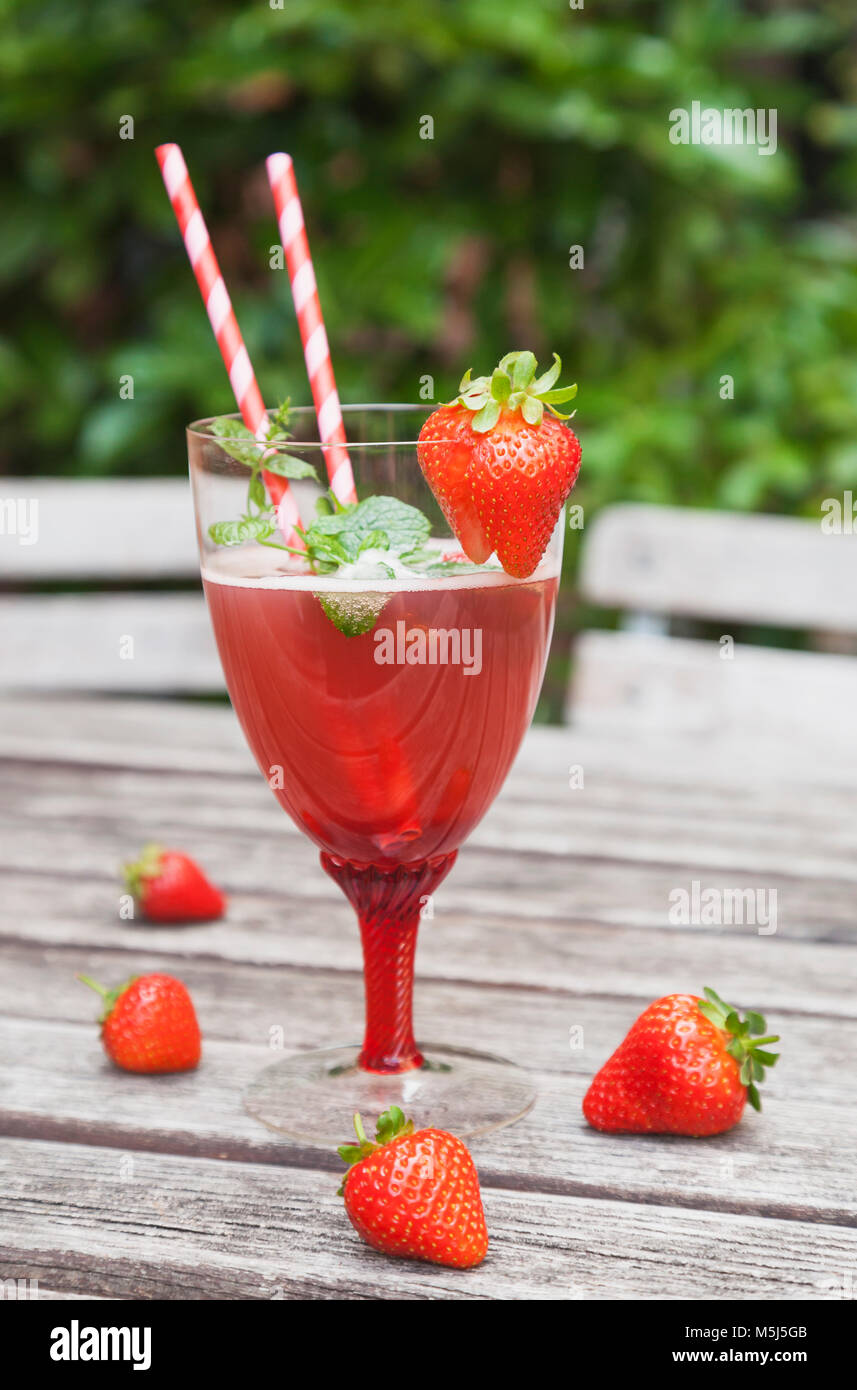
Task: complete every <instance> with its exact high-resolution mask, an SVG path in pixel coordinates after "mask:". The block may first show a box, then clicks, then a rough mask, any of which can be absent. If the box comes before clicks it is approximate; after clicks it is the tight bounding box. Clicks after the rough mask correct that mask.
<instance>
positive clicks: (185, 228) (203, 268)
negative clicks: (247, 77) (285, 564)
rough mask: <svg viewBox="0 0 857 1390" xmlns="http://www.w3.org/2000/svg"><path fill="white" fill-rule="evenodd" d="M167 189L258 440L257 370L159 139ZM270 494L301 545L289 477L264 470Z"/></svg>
mask: <svg viewBox="0 0 857 1390" xmlns="http://www.w3.org/2000/svg"><path fill="white" fill-rule="evenodd" d="M155 154H156V155H157V157H158V163H159V165H160V167H161V174H162V175H163V180H164V184H165V186H166V190H167V195H168V197H169V200H170V202H171V203H172V206H173V212H174V213H175V215H176V221H177V222H178V224H179V231H180V232H181V234H182V237H183V239H184V244H185V247H186V249H187V254H188V257H189V259H190V263H191V267H192V269H193V273H194V275H195V276H196V282H197V284H198V285H199V292H200V294H201V295H202V301H203V303H204V305H205V308H206V312H207V313H208V317H209V320H210V322H211V326H212V328H213V329H214V336H215V338H216V339H217V346H218V347H219V348H220V353H221V356H222V358H223V362H224V365H225V367H226V370H227V372H228V373H229V380H230V382H231V384H232V390H233V392H234V393H235V400H236V403H237V405H238V409H239V410H240V411H241V418H242V419H243V421H244V423H245V425H246V426H247V428H248V429H249V430H252V432H253V434H254V435H255V436H256V438H257V439H259V440H264V439H265V438H266V437H267V430H268V416H267V413H266V411H265V404H264V401H263V400H262V393H261V392H260V390H259V386H258V383H257V381H256V375H255V373H254V371H253V367H252V365H251V363H250V358H249V355H248V353H247V349H246V347H245V346H244V339H243V338H242V337H241V330H240V329H239V327H238V320H237V319H236V317H235V310H234V309H233V308H232V301H231V300H230V298H229V293H228V291H227V289H226V285H225V283H224V280H223V276H222V275H221V273H220V266H219V265H218V264H217V257H216V256H215V254H214V248H213V246H212V244H211V237H210V236H209V235H208V228H207V227H206V225H205V221H204V219H203V216H202V213H201V212H200V210H199V203H198V202H197V200H196V194H195V193H194V191H193V185H192V183H191V181H190V175H189V174H188V171H187V166H186V164H185V162H184V158H183V157H182V152H181V150H180V149H179V147H178V145H159V146H158V148H157V149H156V150H155ZM263 476H264V479H265V486H266V487H267V489H268V495H269V496H270V498H271V501H272V502H273V503H274V505H275V506H276V508H277V524H278V526H279V528H280V530H281V531H282V533H283V535H284V536H285V538H286V543H287V544H288V545H293V546H297V547H300V548H303V542H302V540H301V538H300V536H298V534H297V533H296V531H295V526H296V525H297V524H298V523H299V522H300V512H299V511H298V508H297V503H296V502H295V498H294V493H293V492H292V491H291V489H290V487H289V485H288V482H287V481H286V479H285V478H282V477H280V476H279V475H278V474H277V473H270V472H268V471H267V470H266V469H265V470H263Z"/></svg>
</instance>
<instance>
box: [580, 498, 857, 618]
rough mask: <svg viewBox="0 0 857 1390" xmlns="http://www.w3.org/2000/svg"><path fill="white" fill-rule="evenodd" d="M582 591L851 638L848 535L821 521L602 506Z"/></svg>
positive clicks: (618, 603) (855, 607) (590, 535)
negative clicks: (845, 634)
mask: <svg viewBox="0 0 857 1390" xmlns="http://www.w3.org/2000/svg"><path fill="white" fill-rule="evenodd" d="M581 585H582V588H583V592H584V593H585V595H586V596H587V597H588V598H590V599H592V600H593V601H594V602H595V603H600V604H602V605H604V606H605V607H607V608H631V609H636V610H638V611H643V612H657V613H686V614H690V615H691V616H694V617H708V618H734V619H738V620H740V621H744V622H762V623H774V624H777V625H779V626H781V627H806V628H818V629H822V630H825V631H836V632H855V631H857V564H855V541H854V537H853V536H848V535H829V534H826V533H825V532H823V531H822V529H821V517H820V516H819V518H818V521H815V522H813V521H808V520H807V521H804V520H802V519H799V518H797V517H784V516H753V515H745V514H741V513H737V512H716V511H702V510H700V509H698V508H695V507H657V506H646V505H643V504H638V503H622V504H619V505H617V506H613V507H608V508H606V509H605V510H604V511H602V512H601V513H599V515H598V516H597V517H596V519H595V521H594V522H593V523H592V525H591V526H587V528H586V546H585V548H584V554H583V564H582V571H581Z"/></svg>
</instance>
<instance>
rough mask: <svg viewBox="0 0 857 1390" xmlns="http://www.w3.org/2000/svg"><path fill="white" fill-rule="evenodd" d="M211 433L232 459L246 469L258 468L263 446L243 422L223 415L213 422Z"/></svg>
mask: <svg viewBox="0 0 857 1390" xmlns="http://www.w3.org/2000/svg"><path fill="white" fill-rule="evenodd" d="M211 433H212V434H213V435H214V436H215V438H216V439H218V440H219V441H220V447H221V449H222V450H223V452H224V453H225V454H228V455H229V457H230V458H233V459H235V461H236V462H237V463H243V464H244V466H245V468H255V467H256V466H257V464H258V462H259V456H260V454H261V451H262V450H261V445H260V444H259V441H258V439H256V437H255V435H254V434H253V433H252V431H251V430H248V428H247V426H246V425H245V424H244V421H243V420H232V419H230V417H229V416H228V415H221V416H220V417H219V418H218V419H217V420H212V422H211Z"/></svg>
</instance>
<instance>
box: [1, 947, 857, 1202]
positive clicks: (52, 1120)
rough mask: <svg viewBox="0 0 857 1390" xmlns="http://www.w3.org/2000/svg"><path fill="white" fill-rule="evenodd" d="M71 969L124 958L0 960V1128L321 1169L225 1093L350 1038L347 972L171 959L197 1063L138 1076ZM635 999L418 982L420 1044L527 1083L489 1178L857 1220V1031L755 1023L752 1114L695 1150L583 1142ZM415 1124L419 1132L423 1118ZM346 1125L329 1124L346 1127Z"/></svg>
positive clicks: (353, 1016) (354, 994) (495, 1149)
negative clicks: (499, 1064)
mask: <svg viewBox="0 0 857 1390" xmlns="http://www.w3.org/2000/svg"><path fill="white" fill-rule="evenodd" d="M72 964H74V965H75V966H78V967H80V968H82V969H85V970H91V971H93V972H95V971H97V972H98V976H97V977H101V978H104V979H107V980H113V979H117V980H118V979H120V978H122V977H123V976H125V975H127V973H128V971H129V961H128V959H127V958H116V957H114V956H111V955H109V954H107V955H103V954H100V953H98V954H90V955H81V956H80V957H78V958H77V959H76V960H72V959H69V957H68V956H66V955H61V954H59V953H50V954H49V955H48V956H47V957H46V958H44V960H43V969H42V975H41V981H40V980H39V976H38V972H37V971H36V969H35V968H33V969H31V970H30V971H26V970H23V969H22V968H21V966H20V964H19V962H18V961H15V962H14V964H13V970H12V972H11V974H10V982H9V984H8V986H7V987H6V988H4V994H3V1000H2V1003H3V1006H4V1008H5V1009H8V1008H9V1007H10V1001H12V996H13V994H14V993H15V983H16V982H17V985H18V990H17V993H18V1005H17V1011H18V1012H19V1014H21V1015H23V1013H24V1012H25V1011H27V1012H28V1016H27V1017H23V1016H19V1017H17V1018H9V1019H7V1020H6V1021H5V1022H4V1023H3V1025H2V1055H3V1057H4V1080H3V1085H2V1090H0V1131H2V1132H6V1133H11V1134H18V1135H25V1136H34V1137H45V1138H52V1139H61V1138H62V1139H66V1140H67V1141H72V1142H77V1141H81V1142H87V1143H95V1144H108V1145H111V1146H114V1147H120V1148H123V1149H124V1148H127V1149H129V1150H136V1149H138V1148H142V1149H154V1150H161V1151H165V1152H179V1153H191V1154H194V1153H195V1154H202V1155H208V1156H212V1155H216V1156H220V1157H231V1158H233V1159H246V1158H253V1159H256V1160H258V1161H263V1162H273V1163H278V1162H282V1163H303V1164H306V1163H307V1162H312V1163H314V1164H318V1163H319V1161H321V1162H322V1164H324V1163H327V1162H330V1163H331V1164H332V1165H333V1166H334V1167H335V1166H336V1165H335V1160H334V1159H333V1158H332V1157H331V1156H330V1155H328V1156H322V1158H321V1159H319V1156H318V1154H317V1153H315V1152H314V1151H312V1152H311V1151H310V1150H307V1149H304V1148H302V1147H301V1146H299V1145H294V1144H290V1143H289V1142H288V1141H286V1140H283V1139H280V1138H279V1137H278V1136H274V1135H272V1134H270V1133H269V1132H268V1131H267V1130H265V1129H264V1128H262V1127H261V1126H259V1125H257V1124H256V1122H255V1121H253V1120H252V1119H250V1117H249V1116H247V1115H245V1114H244V1112H243V1110H242V1108H241V1093H242V1091H243V1088H244V1086H245V1085H246V1083H247V1081H248V1080H249V1078H250V1077H251V1076H252V1075H253V1074H254V1073H255V1072H256V1071H257V1070H259V1069H260V1068H261V1067H263V1066H265V1065H267V1064H268V1063H269V1062H271V1061H272V1060H274V1061H275V1060H277V1059H278V1058H279V1057H280V1056H282V1055H288V1053H289V1052H292V1051H299V1050H302V1049H304V1048H306V1047H313V1046H332V1045H339V1044H342V1043H347V1042H348V1041H349V1040H350V1041H352V1042H354V1041H356V1039H357V1038H358V1037H359V1035H360V1028H361V1022H362V989H361V982H360V978H359V975H358V974H357V973H356V972H355V973H352V974H347V973H343V972H338V973H337V972H333V971H328V972H322V971H312V972H308V971H306V970H301V971H294V970H287V969H282V968H280V969H276V970H274V969H266V970H264V971H260V970H252V969H249V968H248V967H233V969H232V970H231V971H230V972H229V974H228V976H227V975H225V974H224V972H223V971H222V969H221V968H220V967H218V966H212V965H210V964H207V963H204V962H203V963H200V962H197V961H183V962H180V963H174V964H173V966H172V968H173V969H174V970H175V971H176V973H177V974H178V975H179V976H180V977H181V978H182V979H184V980H185V982H186V983H187V984H188V986H189V988H190V989H191V991H192V993H193V996H194V999H195V1001H196V1005H197V1009H198V1012H199V1017H200V1022H201V1026H202V1029H203V1034H204V1038H205V1047H204V1059H203V1064H202V1066H201V1067H200V1069H199V1071H198V1072H196V1073H193V1074H190V1075H182V1076H172V1077H157V1078H140V1077H134V1076H128V1075H127V1074H124V1073H121V1072H119V1071H117V1070H115V1069H114V1068H112V1067H111V1066H110V1065H109V1064H108V1063H107V1062H106V1060H105V1058H104V1056H103V1053H102V1051H101V1047H100V1044H99V1041H98V1037H97V1029H96V1028H95V1026H94V1023H93V1021H92V1020H93V1017H94V1012H93V1008H92V1006H91V1005H90V1003H89V1000H88V997H87V996H86V995H84V992H83V990H82V989H81V987H80V986H79V985H77V984H76V983H75V982H74V981H73V979H72V975H71V966H72ZM163 965H164V962H163V961H160V960H158V958H157V956H156V955H149V956H144V955H142V954H141V955H140V956H138V957H137V958H136V959H135V960H134V962H133V969H134V970H145V969H147V968H151V967H158V966H160V967H163ZM677 983H678V984H679V986H680V985H681V983H682V982H681V981H677ZM39 989H40V990H41V992H40V993H39V994H36V993H35V991H36V990H39ZM46 999H47V1000H49V1001H50V1006H49V1007H50V1016H49V1017H45V1016H44V1015H45V1011H46V1006H45V1000H46ZM27 1001H29V1002H27ZM642 1002H645V1001H640V1000H628V999H617V998H610V997H605V996H603V995H602V996H598V995H596V994H592V995H588V996H587V995H582V996H577V997H573V998H563V997H561V996H558V995H551V994H550V993H547V992H528V991H526V990H520V989H517V990H516V989H514V988H512V987H508V988H505V989H502V988H493V989H485V988H483V987H479V986H472V985H470V986H468V985H463V984H458V983H445V982H436V981H426V982H423V983H422V984H421V985H420V987H419V989H418V998H417V1020H418V1030H419V1032H420V1034H421V1036H423V1037H424V1038H427V1039H429V1041H430V1040H431V1039H432V1038H434V1039H440V1040H449V1038H450V1036H451V1035H453V1034H454V1037H455V1041H456V1042H458V1043H459V1044H461V1045H463V1046H466V1047H473V1048H476V1049H478V1050H485V1051H489V1052H494V1053H500V1054H505V1055H507V1056H511V1057H512V1058H513V1059H515V1060H517V1061H519V1062H521V1063H523V1064H525V1065H528V1066H530V1067H531V1068H532V1069H533V1071H534V1074H535V1075H536V1077H537V1080H538V1085H539V1092H540V1095H539V1100H538V1102H537V1105H536V1108H535V1110H534V1112H533V1113H532V1115H531V1116H528V1117H526V1118H525V1119H524V1120H523V1121H521V1122H519V1123H518V1124H517V1125H515V1126H513V1127H511V1128H510V1129H508V1130H504V1131H500V1132H498V1133H496V1134H492V1135H488V1136H485V1137H484V1138H483V1139H481V1140H477V1141H474V1142H475V1144H476V1146H477V1150H478V1152H479V1153H480V1154H481V1155H482V1162H483V1163H484V1165H485V1167H486V1171H488V1172H489V1173H490V1174H491V1181H492V1182H494V1183H495V1184H498V1185H501V1186H512V1187H522V1188H526V1189H533V1190H541V1191H560V1192H565V1193H567V1194H569V1195H593V1194H597V1195H603V1196H610V1197H622V1198H624V1199H626V1200H645V1201H654V1202H658V1203H661V1204H664V1205H679V1206H693V1207H715V1208H718V1209H723V1210H732V1211H751V1210H757V1211H761V1212H765V1213H769V1214H770V1213H773V1214H776V1215H778V1216H788V1217H798V1218H805V1217H808V1216H810V1215H811V1216H812V1217H813V1218H814V1219H816V1220H823V1221H831V1220H832V1221H836V1222H839V1223H840V1224H851V1223H855V1222H857V1198H855V1195H854V1185H853V1152H854V1145H855V1138H857V1133H855V1121H854V1119H853V1118H852V1116H853V1113H854V1108H855V1107H854V1102H855V1101H857V1094H855V1082H854V1078H853V1068H852V1067H851V1065H850V1059H851V1058H853V1054H854V1050H855V1047H857V1024H855V1022H854V1021H844V1020H832V1019H823V1018H818V1017H812V1016H805V1015H800V1014H797V1013H792V1014H788V1013H785V1012H781V1011H770V1012H769V1015H768V1018H769V1023H770V1024H771V1025H772V1026H773V1027H775V1028H776V1029H778V1030H779V1031H781V1032H782V1034H783V1038H784V1043H783V1048H782V1058H781V1061H780V1063H779V1064H778V1066H777V1068H776V1069H775V1070H774V1071H773V1072H772V1074H771V1076H770V1077H769V1079H768V1081H766V1086H765V1090H766V1097H765V1110H764V1113H763V1114H762V1115H761V1116H756V1115H752V1114H748V1116H747V1117H746V1119H745V1121H744V1122H743V1123H742V1124H741V1125H740V1126H739V1127H738V1129H736V1130H735V1131H733V1132H732V1133H730V1134H727V1135H724V1136H721V1137H719V1138H716V1139H711V1140H706V1141H704V1142H703V1141H690V1140H669V1139H651V1138H642V1137H634V1136H606V1135H597V1134H595V1133H594V1132H593V1131H591V1130H589V1129H588V1127H587V1126H586V1125H585V1123H584V1121H583V1117H582V1114H581V1108H580V1107H581V1101H582V1097H583V1094H584V1091H585V1089H586V1086H587V1085H588V1082H589V1080H590V1079H591V1077H592V1075H593V1074H594V1072H595V1071H596V1070H597V1069H598V1067H599V1066H600V1065H601V1063H602V1062H603V1061H604V1060H605V1058H606V1057H607V1056H608V1055H609V1053H610V1051H611V1050H612V1048H613V1047H614V1046H615V1045H616V1042H617V1041H618V1039H619V1038H620V1037H621V1036H623V1034H624V1033H625V1032H626V1031H627V1028H628V1027H629V1026H630V1024H631V1023H632V1022H633V1020H634V1018H635V1017H636V1015H637V1014H638V1012H639V1010H640V1008H641V1004H642ZM11 1007H12V1008H15V1007H16V1006H15V1004H14V1002H11ZM67 1018H73V1019H74V1020H75V1021H74V1022H67V1021H65V1020H66V1019H67ZM572 1029H573V1030H574V1032H573V1034H572V1032H571V1030H572ZM272 1040H273V1041H274V1042H276V1043H277V1046H276V1047H274V1048H272V1047H271V1042H272ZM572 1042H573V1043H574V1046H573V1047H572V1046H571V1043H572ZM58 1058H61V1059H62V1064H61V1066H60V1065H58ZM416 1118H417V1120H418V1121H419V1122H421V1123H430V1122H431V1119H432V1116H431V1115H428V1114H425V1115H423V1114H417V1115H416ZM348 1122H349V1117H348V1116H347V1115H344V1116H343V1125H344V1126H345V1129H346V1130H347V1128H348ZM819 1135H823V1136H824V1142H823V1143H822V1144H819ZM313 1153H314V1156H313Z"/></svg>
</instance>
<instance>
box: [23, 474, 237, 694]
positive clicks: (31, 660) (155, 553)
mask: <svg viewBox="0 0 857 1390" xmlns="http://www.w3.org/2000/svg"><path fill="white" fill-rule="evenodd" d="M31 522H32V532H31V533H30V534H28V533H29V531H30V525H31ZM0 582H2V585H3V591H2V592H0V649H2V653H3V656H2V663H0V688H2V689H5V690H7V691H38V692H47V691H56V692H59V691H84V690H85V691H96V692H97V691H100V692H104V693H113V692H116V693H132V692H133V693H146V694H148V693H155V692H157V693H168V692H173V693H177V694H191V693H199V694H203V693H206V692H209V691H220V690H223V689H224V683H223V675H222V673H221V669H220V662H219V660H218V657H217V650H216V647H215V644H214V638H213V636H212V633H211V627H210V624H209V621H208V615H207V613H206V609H205V600H204V599H203V596H202V593H201V592H200V589H199V563H198V559H197V550H196V540H195V532H194V517H193V507H192V504H191V496H190V488H189V486H188V483H187V481H186V480H185V479H182V478H175V479H173V478H157V479H146V480H142V479H140V480H137V479H135V480H127V481H126V480H122V479H113V480H109V481H102V480H97V481H96V480H90V479H78V480H75V481H73V482H72V481H64V480H62V479H29V478H5V479H3V480H2V482H0ZM46 584H50V585H52V586H54V587H55V586H56V585H58V584H72V585H74V586H75V589H76V592H65V593H56V592H53V593H50V594H47V593H43V592H42V593H39V592H33V591H32V590H33V589H34V588H35V587H36V586H39V585H42V586H43V585H46ZM181 584H183V585H185V586H186V588H185V591H184V592H182V591H181V590H178V589H176V588H175V587H174V586H176V585H181ZM83 586H86V589H85V591H81V590H82V588H83ZM144 586H145V587H144ZM153 586H158V587H153ZM166 586H173V587H166ZM10 587H11V589H12V591H11V592H10ZM24 589H29V592H23V591H22V590H24Z"/></svg>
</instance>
